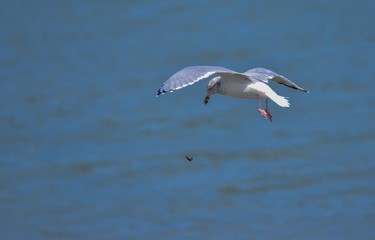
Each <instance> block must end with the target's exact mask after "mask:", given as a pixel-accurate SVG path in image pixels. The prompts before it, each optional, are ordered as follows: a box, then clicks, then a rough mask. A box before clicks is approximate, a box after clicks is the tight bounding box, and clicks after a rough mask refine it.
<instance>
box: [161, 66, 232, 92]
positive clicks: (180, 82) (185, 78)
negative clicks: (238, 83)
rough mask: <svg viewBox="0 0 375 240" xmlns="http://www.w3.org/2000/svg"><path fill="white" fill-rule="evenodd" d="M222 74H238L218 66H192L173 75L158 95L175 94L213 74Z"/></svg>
mask: <svg viewBox="0 0 375 240" xmlns="http://www.w3.org/2000/svg"><path fill="white" fill-rule="evenodd" d="M215 73H216V74H220V73H224V74H225V73H232V74H238V73H237V72H234V71H232V70H229V69H227V68H223V67H216V66H192V67H187V68H184V69H182V70H180V71H179V72H177V73H175V74H173V76H172V77H170V78H169V79H168V80H167V81H165V82H164V83H163V85H162V86H161V87H160V89H159V90H158V92H157V94H156V96H157V95H160V94H163V93H166V92H173V91H176V90H178V89H181V88H183V87H186V86H189V85H192V84H194V83H196V82H198V81H199V80H202V79H205V78H208V77H209V76H211V75H212V74H215Z"/></svg>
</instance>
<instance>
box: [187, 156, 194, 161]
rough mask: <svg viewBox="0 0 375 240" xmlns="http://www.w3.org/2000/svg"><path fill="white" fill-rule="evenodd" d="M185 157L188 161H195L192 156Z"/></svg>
mask: <svg viewBox="0 0 375 240" xmlns="http://www.w3.org/2000/svg"><path fill="white" fill-rule="evenodd" d="M185 157H186V159H187V160H188V161H192V160H193V157H191V156H188V155H186V156H185Z"/></svg>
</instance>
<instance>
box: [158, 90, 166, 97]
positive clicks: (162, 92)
mask: <svg viewBox="0 0 375 240" xmlns="http://www.w3.org/2000/svg"><path fill="white" fill-rule="evenodd" d="M166 92H167V91H165V90H160V89H159V90H158V91H157V93H156V96H159V95H161V94H164V93H166Z"/></svg>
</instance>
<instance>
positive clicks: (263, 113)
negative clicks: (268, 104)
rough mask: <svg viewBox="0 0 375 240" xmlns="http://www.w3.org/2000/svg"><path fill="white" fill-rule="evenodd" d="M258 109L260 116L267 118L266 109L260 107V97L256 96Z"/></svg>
mask: <svg viewBox="0 0 375 240" xmlns="http://www.w3.org/2000/svg"><path fill="white" fill-rule="evenodd" d="M258 107H259V108H258V111H259V112H260V114H262V116H263V117H264V118H265V119H267V118H268V117H267V112H266V111H264V110H263V109H262V107H261V106H260V98H258Z"/></svg>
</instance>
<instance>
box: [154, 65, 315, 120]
mask: <svg viewBox="0 0 375 240" xmlns="http://www.w3.org/2000/svg"><path fill="white" fill-rule="evenodd" d="M213 74H215V75H217V76H216V77H214V78H212V79H211V81H210V82H209V83H208V86H207V96H206V98H205V99H204V103H205V104H207V103H208V100H209V99H210V97H211V96H212V95H213V94H216V93H219V94H221V95H226V96H231V97H235V98H253V99H258V107H259V108H258V110H259V112H260V114H261V115H262V116H263V117H264V118H265V119H267V118H268V119H269V120H270V121H271V122H272V115H271V113H270V112H269V109H268V99H271V100H272V101H274V102H275V103H276V104H278V105H279V106H280V107H289V102H288V100H287V99H286V98H285V97H282V96H279V95H277V93H275V92H274V91H273V90H272V89H271V88H270V87H269V86H268V85H267V83H268V80H271V81H274V82H277V83H280V84H283V85H285V86H287V87H290V88H293V89H297V90H300V91H303V92H308V91H307V90H305V89H303V88H301V87H299V86H297V85H296V84H295V83H293V82H291V81H289V80H288V79H287V78H286V77H283V76H281V75H280V74H277V73H275V72H272V71H271V70H268V69H265V68H260V67H258V68H253V69H250V70H248V71H246V72H244V73H238V72H235V71H232V70H230V69H227V68H224V67H217V66H192V67H186V68H184V69H182V70H180V71H178V72H177V73H175V74H174V75H172V77H170V78H169V79H168V80H167V81H165V82H164V83H163V85H162V86H161V87H160V89H159V90H158V92H157V94H156V96H158V95H160V94H164V93H166V92H173V91H176V90H178V89H181V88H183V87H186V86H189V85H192V84H194V83H196V82H198V81H200V80H202V79H205V78H208V77H210V76H211V75H213ZM261 98H265V99H266V109H265V110H263V109H262V108H261V105H260V99H261Z"/></svg>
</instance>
